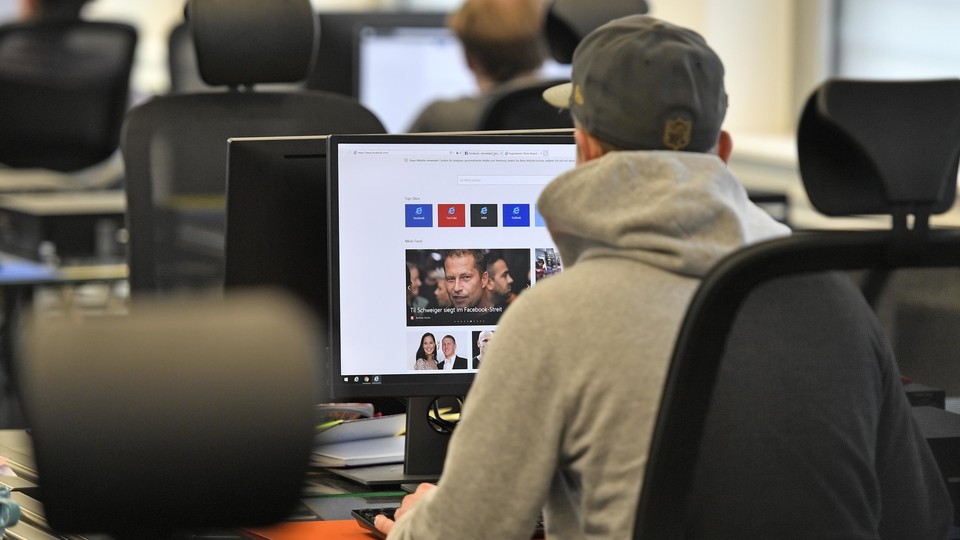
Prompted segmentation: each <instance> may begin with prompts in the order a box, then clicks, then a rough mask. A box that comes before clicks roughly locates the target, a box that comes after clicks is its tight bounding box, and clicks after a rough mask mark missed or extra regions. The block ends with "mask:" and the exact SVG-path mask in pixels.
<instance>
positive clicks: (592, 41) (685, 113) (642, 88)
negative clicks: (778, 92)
mask: <svg viewBox="0 0 960 540" xmlns="http://www.w3.org/2000/svg"><path fill="white" fill-rule="evenodd" d="M723 74H724V70H723V63H722V62H721V61H720V58H719V57H718V56H717V54H716V53H715V52H714V51H713V49H711V48H710V47H709V46H708V45H707V43H706V41H704V39H703V38H702V37H701V36H700V35H699V34H697V33H696V32H694V31H692V30H689V29H687V28H682V27H679V26H675V25H672V24H670V23H668V22H665V21H662V20H659V19H655V18H653V17H649V16H646V15H633V16H628V17H623V18H620V19H615V20H613V21H611V22H609V23H607V24H605V25H603V26H601V27H600V28H597V29H596V30H594V31H593V32H591V33H590V34H589V35H587V37H586V38H584V40H583V41H582V42H581V43H580V45H579V46H577V50H576V52H575V53H574V55H573V75H572V77H571V78H572V82H571V83H569V84H568V85H561V86H557V87H554V88H551V89H549V90H548V91H547V92H545V93H544V98H545V99H546V100H547V101H549V102H550V103H551V104H553V105H555V106H557V107H560V108H569V109H570V111H571V114H572V115H573V117H574V119H575V120H576V122H577V124H578V126H579V127H581V128H583V129H584V130H586V131H587V132H589V133H590V134H591V135H593V136H594V137H597V138H598V139H600V140H602V141H604V142H606V143H609V144H611V145H613V146H615V147H617V148H621V149H626V150H683V151H689V152H707V151H709V150H711V149H712V148H713V147H714V146H715V145H716V144H717V140H718V138H719V136H720V127H721V125H722V124H723V118H724V115H725V114H726V111H727V94H726V91H725V90H724V86H723Z"/></svg>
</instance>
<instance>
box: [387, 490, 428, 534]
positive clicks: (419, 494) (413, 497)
mask: <svg viewBox="0 0 960 540" xmlns="http://www.w3.org/2000/svg"><path fill="white" fill-rule="evenodd" d="M436 487H437V486H435V485H433V484H420V485H419V486H417V490H416V491H415V492H413V493H411V494H409V495H407V496H406V497H404V498H403V502H402V503H400V508H397V512H396V513H395V514H394V516H393V517H395V518H397V519H400V517H401V516H402V515H404V514H406V513H407V512H408V511H409V510H410V509H411V508H413V505H415V504H417V501H419V500H420V499H422V498H423V496H424V495H426V494H427V492H429V491H432V490H434V489H436ZM373 524H374V525H376V527H377V529H379V530H380V532H382V533H384V534H387V535H389V534H390V529H392V528H393V525H394V522H393V520H392V519H390V518H388V517H387V516H385V515H383V514H380V515H379V516H377V517H376V518H374V520H373Z"/></svg>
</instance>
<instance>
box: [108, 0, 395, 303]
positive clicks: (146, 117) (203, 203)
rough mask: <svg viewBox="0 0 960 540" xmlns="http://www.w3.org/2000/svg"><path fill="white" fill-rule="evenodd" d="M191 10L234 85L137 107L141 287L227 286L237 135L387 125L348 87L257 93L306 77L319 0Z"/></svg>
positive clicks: (130, 212)
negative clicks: (228, 207)
mask: <svg viewBox="0 0 960 540" xmlns="http://www.w3.org/2000/svg"><path fill="white" fill-rule="evenodd" d="M187 13H188V17H189V20H190V26H191V27H192V29H193V41H194V43H195V45H196V51H197V61H198V65H199V69H200V73H201V75H202V77H203V79H204V81H205V82H206V83H207V84H208V85H211V86H222V85H227V86H229V87H230V90H229V91H227V92H204V93H192V94H178V95H167V96H160V97H157V98H154V99H153V100H151V101H149V102H147V103H145V104H143V105H140V106H139V107H136V108H135V109H133V110H131V111H130V113H129V114H128V115H127V119H126V122H125V124H124V130H123V137H122V142H121V145H122V149H123V157H124V163H125V166H126V177H127V181H126V184H125V188H126V194H127V229H128V232H129V245H128V253H129V264H130V284H131V288H132V290H133V292H134V293H138V292H140V291H144V290H155V291H172V290H176V289H181V288H189V289H195V288H219V287H220V286H222V283H223V235H224V227H225V224H224V194H225V190H226V164H227V139H228V138H231V137H255V136H288V135H324V134H328V133H367V132H369V133H383V132H385V129H384V127H383V125H382V123H381V122H380V121H379V120H378V119H377V118H376V116H374V114H373V113H371V112H370V111H369V110H367V109H366V108H364V107H363V106H362V105H360V104H359V103H358V102H357V101H356V100H354V99H351V98H347V97H345V96H341V95H335V94H328V93H323V92H287V91H284V92H257V91H254V88H253V87H254V86H255V85H257V84H261V83H286V82H295V81H299V80H301V79H303V78H304V77H305V76H306V74H307V72H308V69H309V66H310V63H311V58H312V55H313V53H314V42H315V36H316V33H315V24H316V18H315V16H314V14H313V10H312V8H311V6H310V2H309V0H272V1H270V2H263V1H262V0H232V1H230V2H221V1H215V0H191V1H190V2H189V3H188V4H187ZM276 211H277V212H278V213H282V212H283V209H282V208H277V209H276Z"/></svg>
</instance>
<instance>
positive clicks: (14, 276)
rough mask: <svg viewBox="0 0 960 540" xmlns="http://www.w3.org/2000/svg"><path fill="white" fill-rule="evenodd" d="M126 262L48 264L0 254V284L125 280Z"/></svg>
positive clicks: (126, 274)
mask: <svg viewBox="0 0 960 540" xmlns="http://www.w3.org/2000/svg"><path fill="white" fill-rule="evenodd" d="M127 276H128V270H127V265H126V264H124V263H122V262H117V261H113V260H111V261H105V262H103V263H102V264H101V263H88V264H71V265H67V266H61V267H50V266H46V265H43V264H41V263H39V262H36V261H31V260H29V259H24V258H21V257H16V256H14V255H9V254H5V253H0V286H4V285H7V286H16V285H48V284H70V283H84V282H89V281H119V280H123V279H127Z"/></svg>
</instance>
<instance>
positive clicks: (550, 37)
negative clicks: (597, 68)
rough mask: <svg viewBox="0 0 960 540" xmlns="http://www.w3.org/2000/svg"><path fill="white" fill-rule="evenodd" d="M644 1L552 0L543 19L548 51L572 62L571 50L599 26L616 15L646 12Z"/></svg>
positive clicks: (616, 16)
mask: <svg viewBox="0 0 960 540" xmlns="http://www.w3.org/2000/svg"><path fill="white" fill-rule="evenodd" d="M648 9H649V7H648V6H647V2H646V0H604V1H603V2H591V1H589V0H553V1H552V2H550V6H549V7H548V8H547V14H546V17H545V18H544V33H545V34H546V38H547V44H548V45H549V46H550V54H551V55H553V58H554V59H556V60H557V61H558V62H560V63H561V64H569V63H571V62H572V61H573V51H574V49H576V48H577V45H578V44H579V43H580V40H582V39H583V38H584V37H586V36H587V34H589V33H590V32H592V31H593V30H594V29H596V28H598V27H599V26H600V25H602V24H604V23H606V22H608V21H612V20H613V19H616V18H619V17H625V16H627V15H635V14H639V13H646V12H647V10H648Z"/></svg>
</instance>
